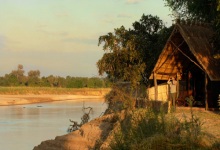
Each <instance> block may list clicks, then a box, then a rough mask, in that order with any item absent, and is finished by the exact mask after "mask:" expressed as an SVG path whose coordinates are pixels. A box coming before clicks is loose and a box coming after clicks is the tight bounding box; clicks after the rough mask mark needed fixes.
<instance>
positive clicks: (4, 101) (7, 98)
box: [0, 94, 104, 106]
mask: <svg viewBox="0 0 220 150" xmlns="http://www.w3.org/2000/svg"><path fill="white" fill-rule="evenodd" d="M80 99H87V100H89V99H91V100H103V99H104V96H103V95H100V96H94V95H48V94H44V95H34V94H33V95H0V106H8V105H22V104H32V103H43V102H50V101H64V100H80Z"/></svg>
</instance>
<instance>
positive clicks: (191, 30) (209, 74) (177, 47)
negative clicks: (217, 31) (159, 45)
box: [150, 22, 220, 107]
mask: <svg viewBox="0 0 220 150" xmlns="http://www.w3.org/2000/svg"><path fill="white" fill-rule="evenodd" d="M213 34H214V32H213V31H212V30H211V28H210V27H209V26H208V25H207V24H195V23H189V22H188V23H185V22H182V23H180V22H177V23H176V24H175V26H174V29H173V32H172V33H171V35H170V37H169V39H168V40H167V43H166V45H165V47H164V49H163V50H162V52H161V54H160V56H159V58H158V61H157V63H156V65H155V67H154V69H153V72H152V74H151V76H150V79H154V80H155V82H154V83H155V86H156V84H157V80H168V79H169V78H170V77H171V76H177V78H178V79H179V80H180V81H184V82H183V83H184V85H183V87H182V88H183V90H185V91H188V92H187V93H189V91H190V90H191V91H193V96H194V97H196V96H197V97H203V98H201V99H204V101H205V103H206V104H207V105H206V107H208V99H210V100H209V101H213V100H211V99H212V98H216V94H220V90H216V91H214V92H213V89H212V88H214V87H213V86H217V87H218V88H219V81H220V61H219V59H215V58H214V51H213V48H212V44H211V39H212V36H213ZM190 76H191V77H190ZM191 78H193V80H192V81H190V80H191ZM200 81H201V82H200ZM209 81H210V82H209ZM199 82H200V83H199ZM211 83H213V84H211ZM216 83H217V84H216ZM201 86H202V87H203V88H201ZM196 88H197V89H196ZM219 89H220V88H219ZM204 92H205V93H206V94H202V93H204ZM156 93H157V92H155V94H156ZM207 93H208V94H207ZM210 93H212V94H213V93H214V95H215V96H214V97H213V96H210ZM196 94H197V95H196ZM198 95H200V96H198ZM201 95H202V96H201ZM155 98H156V97H155Z"/></svg>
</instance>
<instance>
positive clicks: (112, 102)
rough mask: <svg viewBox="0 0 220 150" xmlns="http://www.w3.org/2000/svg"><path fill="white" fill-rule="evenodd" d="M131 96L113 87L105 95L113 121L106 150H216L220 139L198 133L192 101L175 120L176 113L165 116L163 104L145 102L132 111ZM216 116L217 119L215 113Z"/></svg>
mask: <svg viewBox="0 0 220 150" xmlns="http://www.w3.org/2000/svg"><path fill="white" fill-rule="evenodd" d="M128 93H130V94H128ZM133 93H135V92H134V91H133V92H132V90H131V92H128V88H126V89H125V88H122V87H114V88H113V89H112V91H111V92H110V93H109V94H108V95H106V101H107V103H109V106H110V107H109V109H108V110H107V112H108V113H114V114H115V118H116V119H113V120H114V122H116V123H115V125H114V128H113V130H112V137H113V138H111V140H110V142H109V147H108V148H107V149H111V150H146V149H152V150H156V149H160V150H172V149H175V150H176V149H178V150H186V149H188V150H197V149H200V150H215V149H216V150H217V149H220V138H219V139H215V138H212V137H210V136H209V135H208V134H207V133H206V132H204V130H203V129H202V127H203V125H204V124H205V123H204V122H203V121H202V120H201V119H200V117H201V116H197V115H196V114H195V113H194V111H193V107H192V103H193V101H192V99H188V104H189V106H190V107H188V108H189V109H188V115H186V114H184V111H182V113H181V115H179V116H178V115H177V114H179V112H173V113H169V114H167V104H166V103H162V104H160V103H158V102H155V101H147V100H146V101H145V103H146V105H145V106H144V108H135V104H134V103H133V102H134V101H135V97H134V96H132V95H133ZM129 95H130V96H129ZM136 106H137V105H136ZM216 115H217V116H218V117H219V118H220V116H219V113H217V114H216ZM115 120H117V121H115ZM204 141H206V142H204ZM101 145H102V144H100V143H99V146H100V147H98V146H97V148H98V149H100V148H101Z"/></svg>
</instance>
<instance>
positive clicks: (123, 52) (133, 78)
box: [97, 15, 171, 85]
mask: <svg viewBox="0 0 220 150" xmlns="http://www.w3.org/2000/svg"><path fill="white" fill-rule="evenodd" d="M132 27H133V29H128V30H127V29H125V27H124V26H121V27H120V28H116V29H114V32H109V33H108V34H106V35H102V36H100V37H99V42H98V45H99V46H100V45H101V44H103V50H104V51H105V54H104V55H103V57H102V58H101V59H100V60H99V61H98V62H97V67H98V71H99V74H100V75H103V74H104V73H106V74H107V76H108V77H109V78H110V79H111V80H112V81H114V82H116V81H129V82H131V83H132V85H137V83H139V82H143V83H145V84H147V81H148V78H149V75H150V72H151V71H152V68H153V66H154V64H155V61H156V60H157V57H158V56H159V54H160V52H161V50H162V48H163V46H164V44H165V42H166V40H167V37H168V35H169V33H170V31H171V30H170V29H168V28H166V27H165V26H164V23H163V22H162V20H160V19H159V18H158V17H157V16H152V15H142V17H141V19H140V21H136V22H134V23H133V24H132Z"/></svg>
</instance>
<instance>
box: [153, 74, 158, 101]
mask: <svg viewBox="0 0 220 150" xmlns="http://www.w3.org/2000/svg"><path fill="white" fill-rule="evenodd" d="M154 90H155V92H154V93H155V95H154V96H155V100H158V86H157V74H156V73H155V72H154Z"/></svg>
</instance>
